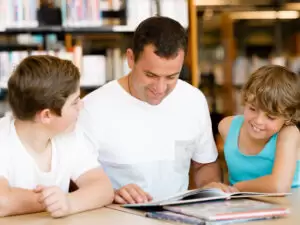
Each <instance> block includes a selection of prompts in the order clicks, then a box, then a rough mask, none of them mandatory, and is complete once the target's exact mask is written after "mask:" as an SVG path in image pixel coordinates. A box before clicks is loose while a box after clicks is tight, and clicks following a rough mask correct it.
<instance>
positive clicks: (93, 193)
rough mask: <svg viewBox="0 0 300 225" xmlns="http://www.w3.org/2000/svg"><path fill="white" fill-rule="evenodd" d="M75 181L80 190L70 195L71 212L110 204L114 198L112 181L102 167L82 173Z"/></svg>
mask: <svg viewBox="0 0 300 225" xmlns="http://www.w3.org/2000/svg"><path fill="white" fill-rule="evenodd" d="M75 183H76V185H77V186H78V190H77V191H74V192H72V193H70V194H69V195H68V198H69V202H70V211H71V212H70V214H74V213H77V212H82V211H86V210H90V209H95V208H99V207H102V206H105V205H108V204H110V203H112V201H113V199H114V191H113V188H112V185H111V182H110V180H109V178H108V177H107V176H106V174H105V173H104V171H103V169H101V168H96V169H92V170H90V171H88V172H86V173H84V174H82V175H81V176H80V177H79V178H78V179H77V180H76V181H75Z"/></svg>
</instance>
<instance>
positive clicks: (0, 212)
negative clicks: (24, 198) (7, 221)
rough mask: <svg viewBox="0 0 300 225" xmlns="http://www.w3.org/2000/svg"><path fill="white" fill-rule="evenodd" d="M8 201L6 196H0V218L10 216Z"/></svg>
mask: <svg viewBox="0 0 300 225" xmlns="http://www.w3.org/2000/svg"><path fill="white" fill-rule="evenodd" d="M10 208H11V207H10V201H9V199H8V198H7V197H6V196H0V217H6V216H10V215H12V212H11V210H10Z"/></svg>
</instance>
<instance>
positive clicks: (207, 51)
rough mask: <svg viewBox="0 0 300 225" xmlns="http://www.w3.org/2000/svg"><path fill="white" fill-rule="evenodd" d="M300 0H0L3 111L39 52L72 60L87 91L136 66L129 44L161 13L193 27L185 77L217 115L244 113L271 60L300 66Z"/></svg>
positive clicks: (214, 119)
mask: <svg viewBox="0 0 300 225" xmlns="http://www.w3.org/2000/svg"><path fill="white" fill-rule="evenodd" d="M299 12H300V1H299V0H123V1H122V0H55V1H54V0H53V1H51V0H0V116H3V115H4V114H5V113H6V112H7V111H9V107H8V105H7V101H6V96H7V80H8V78H9V76H10V74H11V72H12V71H13V69H14V67H15V66H16V64H18V63H19V62H20V60H22V59H23V58H24V57H26V56H28V55H32V54H51V55H56V56H58V57H61V58H66V59H70V60H72V61H73V62H74V63H75V64H76V65H77V66H78V67H79V68H80V70H81V73H82V78H81V89H82V96H84V95H86V94H87V93H89V92H91V91H93V90H95V89H96V88H98V87H100V86H102V85H104V84H105V83H107V82H108V81H110V80H113V79H118V78H120V77H121V76H124V75H126V74H127V73H128V72H129V68H128V66H127V63H126V60H125V56H124V53H125V50H126V48H128V47H130V41H131V38H132V35H133V31H134V30H135V28H136V26H137V24H138V23H140V22H141V21H142V20H143V19H146V18H148V17H150V16H154V15H162V16H168V17H171V18H173V19H175V20H177V21H179V22H180V23H181V24H182V25H183V26H184V27H185V28H186V29H187V31H188V33H189V53H188V55H187V57H186V62H185V65H184V67H183V69H182V73H181V75H180V77H181V79H183V80H185V81H187V82H189V83H191V84H192V85H194V86H195V87H197V88H200V89H201V90H202V91H203V92H204V94H205V96H206V98H207V101H208V103H209V107H210V112H211V118H212V123H213V130H214V134H215V139H216V142H217V144H218V148H219V150H220V152H222V145H223V143H222V141H221V140H220V138H219V136H218V134H217V124H218V122H219V121H220V120H221V119H222V118H223V117H224V116H227V115H233V114H238V113H241V112H242V106H241V101H240V92H241V87H242V85H243V84H244V83H245V81H246V80H247V78H248V76H249V75H250V73H251V72H252V71H254V70H255V69H257V68H258V67H260V66H262V65H265V64H270V63H272V64H279V65H284V66H287V67H288V68H290V69H291V70H293V71H294V72H296V73H298V74H299V72H300V31H299V30H300V22H299Z"/></svg>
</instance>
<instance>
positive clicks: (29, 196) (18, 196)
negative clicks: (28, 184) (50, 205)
mask: <svg viewBox="0 0 300 225" xmlns="http://www.w3.org/2000/svg"><path fill="white" fill-rule="evenodd" d="M40 197H41V195H40V194H39V193H35V192H34V191H32V190H27V189H22V188H13V187H10V186H9V184H8V181H7V180H6V179H5V178H4V177H2V178H0V216H1V217H3V216H13V215H20V214H26V213H35V212H41V211H44V209H45V207H44V206H43V205H42V204H41V203H39V202H38V199H39V198H40Z"/></svg>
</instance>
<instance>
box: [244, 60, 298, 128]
mask: <svg viewBox="0 0 300 225" xmlns="http://www.w3.org/2000/svg"><path fill="white" fill-rule="evenodd" d="M242 98H243V99H242V100H243V103H244V104H245V103H250V104H253V105H255V106H256V107H259V108H260V109H261V110H263V111H265V112H266V113H268V114H269V115H273V116H283V117H284V118H285V119H286V120H287V121H289V122H291V123H293V124H297V123H299V122H300V77H299V76H298V75H297V74H295V73H293V72H291V71H289V70H288V69H287V68H285V67H282V66H278V65H267V66H263V67H261V68H259V69H258V70H256V71H255V72H254V73H253V74H252V75H251V76H250V78H249V80H248V81H247V83H246V84H245V85H244V88H243V91H242Z"/></svg>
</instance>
